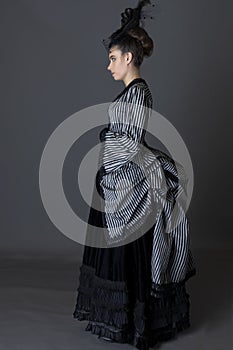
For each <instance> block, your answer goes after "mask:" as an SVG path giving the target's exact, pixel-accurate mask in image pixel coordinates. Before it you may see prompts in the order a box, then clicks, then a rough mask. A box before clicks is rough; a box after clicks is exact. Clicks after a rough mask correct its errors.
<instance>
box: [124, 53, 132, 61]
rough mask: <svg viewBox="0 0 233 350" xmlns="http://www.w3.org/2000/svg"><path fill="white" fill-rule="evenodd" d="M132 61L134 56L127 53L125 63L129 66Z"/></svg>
mask: <svg viewBox="0 0 233 350" xmlns="http://www.w3.org/2000/svg"><path fill="white" fill-rule="evenodd" d="M132 59H133V54H132V52H130V51H129V52H126V53H125V62H126V63H127V64H129V63H130V62H131V61H132Z"/></svg>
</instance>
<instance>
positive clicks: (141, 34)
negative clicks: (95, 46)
mask: <svg viewBox="0 0 233 350" xmlns="http://www.w3.org/2000/svg"><path fill="white" fill-rule="evenodd" d="M115 45H116V46H118V47H119V49H120V50H121V52H122V53H123V54H124V53H126V52H131V53H132V54H133V62H134V65H135V66H136V67H139V66H140V65H141V64H142V61H143V58H144V56H146V57H149V56H151V55H152V52H153V48H154V43H153V40H152V39H151V38H150V37H149V35H148V34H147V32H146V31H145V30H144V29H143V28H141V27H136V28H133V29H130V30H129V31H128V32H127V33H126V34H124V35H122V36H121V37H120V38H117V39H115V40H114V39H113V40H112V41H111V42H110V44H109V49H110V48H111V47H112V46H115Z"/></svg>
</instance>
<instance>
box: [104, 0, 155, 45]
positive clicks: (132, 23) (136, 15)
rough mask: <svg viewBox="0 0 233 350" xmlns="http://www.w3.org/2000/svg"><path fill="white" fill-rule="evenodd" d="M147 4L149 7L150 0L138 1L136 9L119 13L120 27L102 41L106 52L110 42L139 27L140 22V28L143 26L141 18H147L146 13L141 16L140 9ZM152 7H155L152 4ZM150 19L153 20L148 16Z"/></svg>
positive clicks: (141, 11) (127, 9)
mask: <svg viewBox="0 0 233 350" xmlns="http://www.w3.org/2000/svg"><path fill="white" fill-rule="evenodd" d="M149 4H150V5H151V2H150V0H139V1H138V5H137V7H135V8H133V9H132V8H130V7H128V8H126V9H125V11H124V12H122V13H121V27H120V28H119V29H118V30H116V31H115V32H114V33H113V34H112V35H111V36H109V37H108V38H106V39H103V40H102V43H103V45H104V47H105V49H106V50H107V51H108V49H109V44H110V43H111V42H112V41H114V40H116V39H120V38H121V37H123V36H124V35H126V33H127V32H128V31H129V30H130V29H133V28H135V27H139V26H140V22H142V27H143V26H144V25H143V18H144V19H145V18H146V17H148V16H147V14H146V13H144V15H143V16H142V13H143V10H142V8H143V7H144V6H145V5H149ZM152 6H155V5H154V4H152ZM142 17H143V18H142ZM150 18H153V17H151V16H150Z"/></svg>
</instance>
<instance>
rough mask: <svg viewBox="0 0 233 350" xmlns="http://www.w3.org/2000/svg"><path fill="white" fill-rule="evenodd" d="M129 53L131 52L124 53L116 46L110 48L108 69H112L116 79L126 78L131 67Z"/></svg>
mask: <svg viewBox="0 0 233 350" xmlns="http://www.w3.org/2000/svg"><path fill="white" fill-rule="evenodd" d="M128 54H130V53H126V54H124V55H123V54H122V52H121V50H119V49H118V48H117V47H116V46H114V47H112V48H111V49H110V50H109V60H110V63H109V65H108V67H107V69H108V70H110V71H111V73H112V75H113V77H114V79H115V80H123V79H124V78H125V76H126V74H127V72H128V68H129V65H128V62H129V57H128Z"/></svg>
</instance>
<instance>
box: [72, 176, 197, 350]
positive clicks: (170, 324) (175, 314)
mask: <svg viewBox="0 0 233 350" xmlns="http://www.w3.org/2000/svg"><path fill="white" fill-rule="evenodd" d="M99 176H101V174H100V173H98V176H97V177H96V186H97V189H98V191H99V192H101V189H100V186H99ZM94 193H95V192H94ZM98 198H99V197H98V196H96V195H95V194H94V195H93V198H92V200H93V201H95V203H96V204H98V203H97V202H96V201H98ZM88 223H90V224H91V225H93V226H91V228H90V227H88V229H90V230H94V228H93V227H94V226H95V225H96V226H99V227H104V215H103V212H100V211H97V210H96V209H94V208H93V207H91V209H90V214H89V220H88ZM153 232H154V226H152V227H151V228H150V229H149V230H148V231H147V232H146V233H145V234H144V235H143V236H141V237H140V238H138V239H136V240H135V241H132V242H130V243H128V244H126V245H121V246H116V247H111V248H96V247H94V246H88V245H85V248H84V254H83V261H82V264H81V267H80V275H79V286H78V288H77V302H76V306H75V309H74V312H73V316H74V318H75V319H77V320H79V321H82V320H87V321H89V322H88V324H87V326H86V328H85V330H86V331H90V332H91V333H93V334H96V335H98V336H99V338H100V337H107V338H109V339H111V340H112V341H115V342H119V343H129V344H131V345H133V346H135V347H136V348H138V349H140V350H147V349H148V348H149V347H153V346H154V345H155V344H157V343H158V342H161V341H165V340H167V339H171V338H174V337H175V336H176V334H177V332H180V331H182V330H184V329H186V328H188V327H190V301H189V294H188V293H187V291H186V287H185V282H186V280H187V278H188V277H190V276H187V278H186V280H184V281H182V282H179V283H170V284H163V285H155V284H154V283H153V282H152V278H151V254H152V245H153ZM92 233H93V231H92ZM86 242H88V235H87V240H86ZM193 273H194V272H193Z"/></svg>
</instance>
